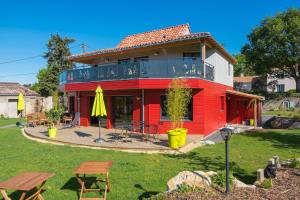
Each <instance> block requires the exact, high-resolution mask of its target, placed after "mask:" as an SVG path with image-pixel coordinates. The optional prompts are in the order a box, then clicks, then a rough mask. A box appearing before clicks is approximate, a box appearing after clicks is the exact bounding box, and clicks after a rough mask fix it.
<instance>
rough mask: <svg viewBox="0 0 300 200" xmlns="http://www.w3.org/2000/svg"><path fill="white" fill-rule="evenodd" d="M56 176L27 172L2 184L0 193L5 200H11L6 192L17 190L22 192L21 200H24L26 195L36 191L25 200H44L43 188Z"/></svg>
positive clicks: (0, 184)
mask: <svg viewBox="0 0 300 200" xmlns="http://www.w3.org/2000/svg"><path fill="white" fill-rule="evenodd" d="M52 176H54V174H53V173H42V172H25V173H21V174H19V175H17V176H14V177H12V178H10V179H9V180H7V181H4V182H1V183H0V192H1V194H2V196H3V198H4V200H11V199H10V198H9V197H8V195H7V193H6V190H16V191H21V192H22V193H21V196H20V198H19V200H24V199H25V197H26V194H27V193H29V192H32V191H34V193H33V194H32V195H30V196H29V197H27V198H26V199H25V200H30V199H34V200H35V199H39V200H44V198H43V196H42V194H41V191H42V187H43V186H44V185H45V183H46V181H47V180H48V179H49V178H51V177H52Z"/></svg>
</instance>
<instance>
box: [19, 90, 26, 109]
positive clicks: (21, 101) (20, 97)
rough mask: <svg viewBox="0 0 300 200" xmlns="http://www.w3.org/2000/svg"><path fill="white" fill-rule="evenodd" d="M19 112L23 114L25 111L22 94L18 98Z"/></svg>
mask: <svg viewBox="0 0 300 200" xmlns="http://www.w3.org/2000/svg"><path fill="white" fill-rule="evenodd" d="M17 109H18V111H20V112H22V111H23V110H24V109H25V102H24V96H23V94H22V93H20V94H19V96H18V105H17Z"/></svg>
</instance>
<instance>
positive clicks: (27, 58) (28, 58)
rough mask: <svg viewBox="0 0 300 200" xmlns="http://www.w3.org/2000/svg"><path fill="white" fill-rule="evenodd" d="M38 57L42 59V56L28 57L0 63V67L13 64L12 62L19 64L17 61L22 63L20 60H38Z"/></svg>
mask: <svg viewBox="0 0 300 200" xmlns="http://www.w3.org/2000/svg"><path fill="white" fill-rule="evenodd" d="M38 57H42V55H37V56H30V57H26V58H21V59H16V60H9V61H4V62H0V65H2V64H8V63H14V62H19V61H22V60H30V59H33V58H38Z"/></svg>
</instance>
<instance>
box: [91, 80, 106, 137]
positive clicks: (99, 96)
mask: <svg viewBox="0 0 300 200" xmlns="http://www.w3.org/2000/svg"><path fill="white" fill-rule="evenodd" d="M92 116H95V117H99V138H98V139H96V140H95V142H97V143H101V142H102V141H103V139H101V131H100V117H104V116H107V113H106V108H105V103H104V98H103V91H102V89H101V87H100V86H98V87H97V89H96V96H95V100H94V104H93V110H92Z"/></svg>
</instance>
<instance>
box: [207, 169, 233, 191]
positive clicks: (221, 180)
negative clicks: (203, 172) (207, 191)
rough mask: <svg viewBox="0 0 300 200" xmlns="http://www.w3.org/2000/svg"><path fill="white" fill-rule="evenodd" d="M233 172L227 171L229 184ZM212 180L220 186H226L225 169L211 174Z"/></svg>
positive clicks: (230, 183)
mask: <svg viewBox="0 0 300 200" xmlns="http://www.w3.org/2000/svg"><path fill="white" fill-rule="evenodd" d="M233 179H234V177H233V174H232V173H231V172H229V185H230V186H232V184H233ZM212 182H213V184H215V185H218V186H220V187H222V188H225V186H226V171H225V170H224V171H220V172H218V173H217V174H216V175H214V176H212Z"/></svg>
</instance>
